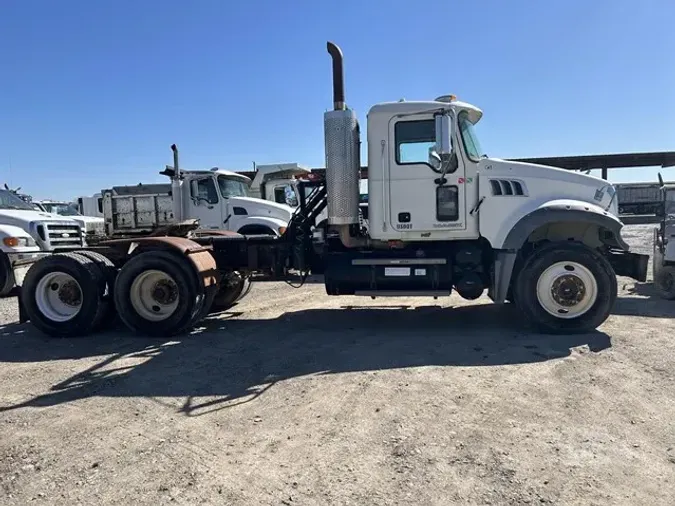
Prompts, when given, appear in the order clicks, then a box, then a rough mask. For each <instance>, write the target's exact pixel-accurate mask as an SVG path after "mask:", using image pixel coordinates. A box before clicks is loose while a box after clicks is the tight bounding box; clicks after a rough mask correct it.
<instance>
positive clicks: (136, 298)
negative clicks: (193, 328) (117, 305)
mask: <svg viewBox="0 0 675 506" xmlns="http://www.w3.org/2000/svg"><path fill="white" fill-rule="evenodd" d="M129 296H130V301H131V305H132V306H133V308H134V310H135V311H136V312H137V314H138V315H139V316H140V317H142V318H144V319H146V320H148V321H162V320H166V319H167V318H169V317H171V315H173V314H174V313H175V312H176V311H177V310H178V307H179V302H180V293H179V290H178V285H177V284H176V281H175V280H174V279H173V278H172V277H171V276H170V275H169V274H168V273H166V272H163V271H159V270H155V269H150V270H147V271H143V272H141V273H140V274H139V275H138V276H137V277H136V279H134V281H133V282H132V284H131V287H130V288H129Z"/></svg>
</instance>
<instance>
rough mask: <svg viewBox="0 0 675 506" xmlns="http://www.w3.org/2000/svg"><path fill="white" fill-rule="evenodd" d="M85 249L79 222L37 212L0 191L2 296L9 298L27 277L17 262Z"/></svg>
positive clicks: (30, 206)
mask: <svg viewBox="0 0 675 506" xmlns="http://www.w3.org/2000/svg"><path fill="white" fill-rule="evenodd" d="M83 246H85V239H84V233H83V231H82V228H81V226H80V224H79V223H78V222H77V221H74V220H71V219H69V218H64V217H62V216H58V215H55V214H50V213H48V212H45V211H41V210H38V209H36V208H35V204H34V203H28V202H26V201H24V200H22V199H21V198H19V197H17V196H16V195H15V194H14V193H13V192H11V191H9V190H4V189H0V296H4V295H7V294H8V293H9V292H10V291H11V290H12V288H13V287H14V285H15V283H16V281H17V279H16V278H17V276H22V275H23V274H25V272H24V270H23V269H22V268H20V267H17V262H20V261H21V260H27V259H30V258H34V257H36V256H38V255H40V254H42V253H51V252H54V251H58V250H59V249H63V248H77V247H83ZM27 268H28V266H26V269H25V270H27Z"/></svg>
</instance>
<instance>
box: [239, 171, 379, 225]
mask: <svg viewBox="0 0 675 506" xmlns="http://www.w3.org/2000/svg"><path fill="white" fill-rule="evenodd" d="M312 178H313V174H312V170H311V169H309V168H307V167H304V166H302V165H300V164H298V163H273V164H268V165H256V168H255V176H254V178H253V180H252V182H251V188H250V191H251V196H253V197H259V198H261V199H265V200H269V201H272V202H277V203H281V204H287V205H289V206H291V207H297V206H298V205H300V191H301V187H300V185H299V183H300V181H303V180H304V181H307V180H310V179H312ZM311 191H312V189H311V188H307V189H305V197H307V196H308V195H309V193H311ZM359 194H360V198H359V201H360V208H361V212H362V218H363V220H364V221H363V223H362V225H365V226H367V220H368V180H367V179H361V181H360V182H359ZM327 222H328V209H324V210H323V211H322V212H321V214H320V215H319V218H318V219H317V223H318V224H320V225H321V226H323V225H326V224H327Z"/></svg>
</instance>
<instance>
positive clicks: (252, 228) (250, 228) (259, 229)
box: [237, 225, 277, 236]
mask: <svg viewBox="0 0 675 506" xmlns="http://www.w3.org/2000/svg"><path fill="white" fill-rule="evenodd" d="M237 233H238V234H241V235H274V236H275V235H277V233H276V232H275V231H274V230H272V229H271V228H269V227H266V226H265V225H245V226H243V227H241V228H240V229H239V230H237Z"/></svg>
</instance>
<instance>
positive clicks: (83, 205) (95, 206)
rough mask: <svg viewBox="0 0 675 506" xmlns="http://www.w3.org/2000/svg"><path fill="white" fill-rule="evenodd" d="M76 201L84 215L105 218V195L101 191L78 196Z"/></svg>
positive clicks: (78, 208) (79, 210)
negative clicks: (91, 194) (88, 195)
mask: <svg viewBox="0 0 675 506" xmlns="http://www.w3.org/2000/svg"><path fill="white" fill-rule="evenodd" d="M74 203H75V205H76V206H77V211H78V212H79V213H80V214H81V215H82V216H97V217H99V218H103V196H102V195H101V194H100V193H95V194H94V195H93V196H91V197H77V199H75V202H74Z"/></svg>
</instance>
